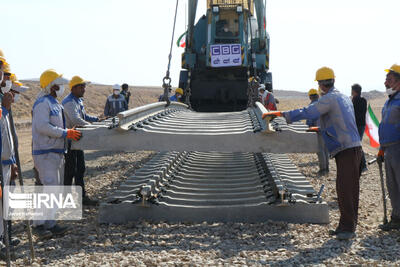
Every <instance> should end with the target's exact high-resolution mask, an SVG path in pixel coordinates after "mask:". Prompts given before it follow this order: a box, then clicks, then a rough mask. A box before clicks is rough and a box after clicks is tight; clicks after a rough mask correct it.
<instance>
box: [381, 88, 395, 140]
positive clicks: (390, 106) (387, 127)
mask: <svg viewBox="0 0 400 267" xmlns="http://www.w3.org/2000/svg"><path fill="white" fill-rule="evenodd" d="M379 143H380V145H381V147H387V146H390V145H393V144H397V143H400V93H399V92H397V93H394V94H393V95H391V96H390V97H389V99H388V100H387V101H386V103H385V105H384V106H383V109H382V121H381V123H380V124H379Z"/></svg>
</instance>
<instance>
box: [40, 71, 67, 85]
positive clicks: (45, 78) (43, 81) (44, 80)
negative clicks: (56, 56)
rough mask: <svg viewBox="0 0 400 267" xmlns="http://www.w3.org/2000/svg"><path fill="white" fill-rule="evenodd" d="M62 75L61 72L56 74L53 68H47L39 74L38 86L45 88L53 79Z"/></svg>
mask: <svg viewBox="0 0 400 267" xmlns="http://www.w3.org/2000/svg"><path fill="white" fill-rule="evenodd" d="M60 77H62V74H58V73H57V72H56V71H55V70H53V69H48V70H46V71H44V72H43V73H42V75H40V87H41V88H46V87H47V86H48V85H49V84H50V83H51V82H53V81H54V80H55V79H57V78H60Z"/></svg>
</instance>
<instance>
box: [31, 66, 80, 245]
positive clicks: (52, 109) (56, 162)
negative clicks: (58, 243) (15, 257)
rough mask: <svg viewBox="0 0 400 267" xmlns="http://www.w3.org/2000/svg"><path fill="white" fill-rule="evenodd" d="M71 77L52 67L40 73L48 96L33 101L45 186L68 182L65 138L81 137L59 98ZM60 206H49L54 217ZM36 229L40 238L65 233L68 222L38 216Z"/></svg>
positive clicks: (48, 211) (35, 156)
mask: <svg viewBox="0 0 400 267" xmlns="http://www.w3.org/2000/svg"><path fill="white" fill-rule="evenodd" d="M65 84H68V80H67V79H64V78H63V77H62V75H61V74H58V73H57V72H56V71H55V70H52V69H49V70H46V71H44V72H43V73H42V75H41V76H40V87H41V90H42V91H43V94H44V96H42V97H39V98H38V99H37V100H36V102H35V103H34V105H33V116H32V143H33V151H32V154H33V162H34V165H35V167H36V169H37V171H38V172H39V178H40V181H41V183H42V184H43V185H44V186H52V185H53V186H54V185H57V186H60V185H63V184H64V181H63V180H64V153H65V147H66V146H65V138H67V139H71V140H79V139H80V137H81V132H79V131H77V130H75V129H67V128H66V127H65V121H64V110H63V107H62V105H61V104H60V103H59V102H58V100H57V98H61V96H62V95H63V93H64V86H65ZM56 211H57V209H56V208H50V209H46V210H45V213H46V215H48V216H49V217H54V216H55V213H56ZM33 225H34V232H35V233H36V234H37V235H38V236H39V238H43V239H44V238H50V237H52V236H58V235H62V234H64V233H65V232H66V231H67V230H68V227H67V226H60V225H59V224H57V223H56V221H55V220H34V221H33Z"/></svg>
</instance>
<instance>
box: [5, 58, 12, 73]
mask: <svg viewBox="0 0 400 267" xmlns="http://www.w3.org/2000/svg"><path fill="white" fill-rule="evenodd" d="M3 72H4V73H11V69H10V64H8V63H7V61H3Z"/></svg>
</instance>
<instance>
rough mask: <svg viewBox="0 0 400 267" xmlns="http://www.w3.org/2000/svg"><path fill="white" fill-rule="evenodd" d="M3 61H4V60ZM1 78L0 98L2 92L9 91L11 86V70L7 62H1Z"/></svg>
mask: <svg viewBox="0 0 400 267" xmlns="http://www.w3.org/2000/svg"><path fill="white" fill-rule="evenodd" d="M4 62H5V61H4ZM2 72H3V80H2V82H1V85H0V93H1V94H0V99H1V98H2V97H3V95H4V94H6V93H8V92H10V90H11V87H12V81H11V70H10V65H8V63H6V62H5V63H4V64H3V71H2Z"/></svg>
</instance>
